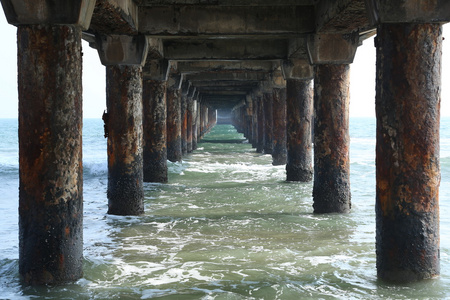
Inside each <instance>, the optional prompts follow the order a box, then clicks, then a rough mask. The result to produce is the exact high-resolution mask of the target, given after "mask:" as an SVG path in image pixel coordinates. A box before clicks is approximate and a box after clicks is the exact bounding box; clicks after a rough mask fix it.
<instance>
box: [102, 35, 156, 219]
mask: <svg viewBox="0 0 450 300" xmlns="http://www.w3.org/2000/svg"><path fill="white" fill-rule="evenodd" d="M147 49H148V44H147V39H146V37H145V36H140V35H138V36H126V35H108V36H97V50H98V53H99V55H100V60H101V61H102V64H103V65H105V66H106V107H107V110H108V111H107V114H108V117H107V118H106V120H105V122H106V124H105V125H106V127H107V129H108V132H107V134H108V193H107V195H108V214H113V215H139V214H142V213H143V212H144V189H143V152H142V149H143V132H142V66H143V64H144V63H145V59H146V56H147Z"/></svg>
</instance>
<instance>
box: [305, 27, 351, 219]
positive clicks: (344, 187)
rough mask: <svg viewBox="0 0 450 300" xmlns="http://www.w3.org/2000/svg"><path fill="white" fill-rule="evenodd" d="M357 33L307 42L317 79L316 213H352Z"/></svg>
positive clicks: (319, 36) (323, 35)
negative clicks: (352, 78) (351, 124)
mask: <svg viewBox="0 0 450 300" xmlns="http://www.w3.org/2000/svg"><path fill="white" fill-rule="evenodd" d="M358 42H359V36H358V33H351V34H316V35H311V36H310V37H309V39H308V44H307V46H308V53H309V58H310V60H311V63H312V64H315V65H316V67H315V78H314V112H315V113H314V115H315V120H314V186H313V198H314V205H313V207H314V212H315V213H332V212H339V213H345V212H349V211H350V207H351V202H350V199H351V193H350V158H349V149H350V135H349V101H350V91H349V84H350V72H349V71H350V65H349V64H350V63H351V62H353V58H354V55H355V53H356V48H357V47H358Z"/></svg>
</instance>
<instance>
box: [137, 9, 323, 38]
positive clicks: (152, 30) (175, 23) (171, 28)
mask: <svg viewBox="0 0 450 300" xmlns="http://www.w3.org/2000/svg"><path fill="white" fill-rule="evenodd" d="M280 17H282V21H281V20H280ZM139 20H140V22H139V32H141V33H144V34H146V35H156V36H224V35H239V36H242V35H250V36H252V35H256V36H261V35H268V34H269V35H276V36H278V37H279V36H281V35H291V36H292V35H298V34H304V33H311V32H314V30H315V25H314V6H297V5H292V6H253V7H249V6H217V5H181V6H176V5H170V6H169V5H166V6H148V7H141V8H140V9H139Z"/></svg>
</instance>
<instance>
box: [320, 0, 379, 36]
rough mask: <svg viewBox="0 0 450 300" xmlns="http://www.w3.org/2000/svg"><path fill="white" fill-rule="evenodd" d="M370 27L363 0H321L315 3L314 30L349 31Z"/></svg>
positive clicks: (363, 29) (364, 29) (358, 30)
mask: <svg viewBox="0 0 450 300" xmlns="http://www.w3.org/2000/svg"><path fill="white" fill-rule="evenodd" d="M370 27H371V25H370V22H369V18H368V16H367V13H366V6H365V3H364V0H321V1H319V2H318V3H317V5H316V32H330V33H331V32H333V33H337V32H340V33H350V32H355V31H357V32H360V31H366V30H368V29H369V28H370Z"/></svg>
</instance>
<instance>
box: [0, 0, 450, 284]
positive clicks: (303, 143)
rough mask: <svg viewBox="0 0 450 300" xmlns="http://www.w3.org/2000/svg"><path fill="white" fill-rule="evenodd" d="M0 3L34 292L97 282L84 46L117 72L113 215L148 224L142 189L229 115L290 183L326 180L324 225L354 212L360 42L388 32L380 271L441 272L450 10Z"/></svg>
mask: <svg viewBox="0 0 450 300" xmlns="http://www.w3.org/2000/svg"><path fill="white" fill-rule="evenodd" d="M1 3H2V6H3V10H4V12H5V15H6V17H7V20H8V22H9V23H10V24H12V25H14V26H16V27H17V39H18V40H17V42H18V89H19V156H20V158H19V160H20V171H19V174H20V191H19V236H20V237H19V266H20V274H21V276H22V279H23V281H24V282H25V283H26V284H31V285H42V284H60V283H65V282H72V281H75V280H77V279H79V278H80V277H81V276H82V257H83V254H82V252H83V251H82V248H83V236H82V231H83V230H82V228H83V227H82V224H83V222H82V215H83V196H82V195H83V176H82V155H81V153H82V143H81V139H82V133H81V124H82V109H81V107H82V106H81V104H82V93H81V91H82V86H81V78H82V68H81V62H82V50H81V40H82V39H84V40H86V41H88V42H89V44H90V46H91V47H93V48H95V49H97V50H98V54H99V60H100V61H101V62H102V64H103V65H104V66H105V68H106V70H107V72H106V74H107V75H106V79H105V80H106V82H107V91H106V94H107V111H106V114H105V118H104V120H105V136H107V138H108V193H107V198H108V213H109V214H114V215H141V214H142V213H143V212H144V207H143V188H144V187H143V186H144V182H167V160H169V161H171V162H179V161H182V160H183V156H184V155H186V154H187V153H190V152H192V151H194V150H195V149H196V147H197V143H198V141H200V140H201V138H202V137H203V136H204V135H205V134H206V133H207V132H209V131H210V130H211V128H212V127H213V126H214V125H215V124H216V122H217V121H218V115H217V111H222V112H226V114H225V115H228V116H230V118H231V119H232V122H233V124H234V126H235V127H236V128H237V129H238V131H239V132H242V133H244V135H245V137H246V138H247V139H248V140H249V142H250V143H251V144H252V145H253V146H254V148H255V151H256V152H259V153H265V154H270V155H272V164H273V165H284V164H286V180H287V181H311V180H313V202H314V203H312V205H313V207H314V212H315V213H317V214H324V213H348V212H350V211H351V194H350V180H349V168H350V165H349V143H350V139H349V132H348V130H349V124H348V109H349V101H350V99H349V85H350V84H351V82H350V81H349V71H350V68H351V63H352V61H353V58H354V56H355V53H356V51H357V49H358V46H359V45H360V44H361V43H362V41H363V40H365V39H367V38H368V37H371V36H374V35H376V37H375V46H376V51H377V66H376V72H377V76H376V99H375V103H376V116H377V146H376V188H377V190H376V199H374V201H375V203H376V222H377V223H376V227H377V230H376V252H377V266H376V267H377V274H378V277H379V278H380V279H383V280H387V281H392V282H411V281H417V280H423V279H429V278H434V277H436V276H438V275H439V272H440V270H439V268H440V267H439V184H440V167H439V120H440V84H441V82H440V74H441V73H440V72H441V57H442V24H444V23H446V22H448V21H449V20H450V3H448V2H447V1H424V0H410V1H405V0H394V1H392V0H391V1H387V0H365V1H362V0H338V1H331V0H318V1H313V0H295V1H294V0H283V1H278V2H274V3H273V2H270V1H267V0H254V1H251V2H244V3H242V1H235V0H213V1H209V2H207V3H205V1H199V0H183V1H178V0H97V1H95V0H85V1H75V0H58V1H46V0H1ZM11 71H13V70H11ZM219 121H221V120H220V119H219ZM312 131H313V132H314V134H311V132H312ZM312 143H314V147H312ZM312 151H314V162H313V161H312V157H313V155H312Z"/></svg>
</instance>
